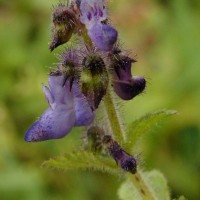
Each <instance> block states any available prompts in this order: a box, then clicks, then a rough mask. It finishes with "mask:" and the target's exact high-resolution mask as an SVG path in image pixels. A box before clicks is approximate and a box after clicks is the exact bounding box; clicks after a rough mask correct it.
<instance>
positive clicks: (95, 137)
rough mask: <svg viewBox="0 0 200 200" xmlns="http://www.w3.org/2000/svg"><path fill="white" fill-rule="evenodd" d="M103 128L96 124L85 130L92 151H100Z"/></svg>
mask: <svg viewBox="0 0 200 200" xmlns="http://www.w3.org/2000/svg"><path fill="white" fill-rule="evenodd" d="M103 135H104V130H103V129H101V128H99V127H98V126H92V127H91V128H89V129H88V131H87V139H88V146H89V148H90V149H91V150H92V151H93V152H100V151H101V150H102V138H103Z"/></svg>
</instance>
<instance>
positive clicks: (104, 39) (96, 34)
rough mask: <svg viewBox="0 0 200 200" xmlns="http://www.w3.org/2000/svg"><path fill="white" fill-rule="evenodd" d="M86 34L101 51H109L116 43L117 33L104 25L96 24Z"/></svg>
mask: <svg viewBox="0 0 200 200" xmlns="http://www.w3.org/2000/svg"><path fill="white" fill-rule="evenodd" d="M88 34H89V36H90V38H91V40H92V42H94V44H95V46H96V47H97V48H98V49H100V50H101V51H111V50H112V48H113V46H114V44H115V43H116V41H117V36H118V33H117V31H116V30H115V29H114V28H113V27H111V26H109V25H106V24H102V23H96V24H95V25H94V26H93V27H92V28H91V29H89V30H88Z"/></svg>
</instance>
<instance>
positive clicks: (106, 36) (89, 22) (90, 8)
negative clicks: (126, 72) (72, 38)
mask: <svg viewBox="0 0 200 200" xmlns="http://www.w3.org/2000/svg"><path fill="white" fill-rule="evenodd" d="M80 10H81V13H82V15H81V17H80V20H81V22H82V23H83V24H85V26H86V28H87V30H88V35H89V36H90V38H91V40H92V42H93V43H94V44H95V46H96V47H97V48H98V49H100V50H102V51H111V50H112V48H113V46H114V44H115V43H116V41H117V37H118V33H117V31H116V30H115V29H114V28H113V27H111V26H109V25H107V24H105V21H106V20H107V17H108V13H107V9H106V6H105V1H104V0H82V1H81V3H80Z"/></svg>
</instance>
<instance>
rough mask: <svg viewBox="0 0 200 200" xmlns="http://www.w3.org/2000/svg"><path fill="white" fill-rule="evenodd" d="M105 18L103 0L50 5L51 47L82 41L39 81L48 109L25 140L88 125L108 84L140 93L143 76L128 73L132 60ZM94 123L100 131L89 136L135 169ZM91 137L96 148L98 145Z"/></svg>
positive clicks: (120, 91) (125, 93)
mask: <svg viewBox="0 0 200 200" xmlns="http://www.w3.org/2000/svg"><path fill="white" fill-rule="evenodd" d="M108 17H109V16H108V11H107V7H106V4H105V0H74V1H69V2H68V3H67V4H59V5H58V6H56V8H54V10H53V14H52V42H51V43H50V46H49V49H50V51H53V50H54V49H55V48H57V47H59V46H60V45H63V44H65V43H67V42H68V41H69V40H70V39H71V37H72V36H73V35H76V37H77V38H79V41H80V42H79V45H75V47H73V48H72V47H71V48H67V49H65V51H64V52H63V53H62V54H61V56H60V61H59V64H58V65H57V68H56V69H55V70H54V71H52V72H50V74H49V80H48V83H49V87H47V86H44V85H43V86H42V88H43V92H44V94H45V97H46V100H47V102H48V104H49V108H48V109H47V110H46V111H45V112H44V113H43V114H42V116H41V117H40V118H39V119H38V120H37V121H36V122H35V123H34V124H33V125H32V126H31V127H30V128H29V129H28V131H27V132H26V135H25V141H27V142H37V141H44V140H49V139H58V138H62V137H64V136H65V135H67V134H68V133H69V132H70V131H71V129H72V128H73V127H74V126H89V125H92V122H93V121H94V119H95V113H96V111H97V109H98V107H99V105H100V103H101V102H102V99H103V97H104V96H105V95H106V93H107V90H108V88H109V87H110V88H111V89H113V91H114V92H115V93H116V94H117V96H118V97H119V98H120V99H122V100H131V99H133V98H134V97H135V96H137V95H138V94H140V93H142V92H143V90H144V89H145V86H146V81H145V79H144V77H142V76H132V73H131V66H132V64H133V63H134V62H136V60H135V59H134V58H131V57H129V55H127V53H126V51H124V50H123V49H122V48H120V47H119V40H118V32H117V30H116V29H115V28H114V27H113V26H112V25H111V24H110V22H109V19H108ZM92 128H93V129H94V130H97V131H96V132H99V133H102V134H101V136H99V137H97V138H96V136H95V135H93V140H94V141H95V142H96V141H99V142H100V143H102V144H103V145H104V146H106V148H107V150H108V153H109V154H110V155H111V156H112V157H113V158H114V159H115V161H116V162H117V164H118V165H120V166H121V168H122V169H124V170H125V171H129V172H131V173H135V172H136V160H135V158H134V157H133V156H131V155H129V154H128V153H126V152H125V151H124V150H123V149H122V147H121V146H120V145H119V144H118V142H117V141H115V140H114V139H112V136H110V135H105V134H104V130H102V129H100V128H98V127H92ZM93 129H89V130H88V133H92V132H93V131H92V130H93ZM98 130H101V131H98ZM89 135H90V134H89ZM88 137H89V136H88ZM95 142H94V143H93V148H94V149H95V148H98V145H97V146H95V145H96V144H95ZM99 147H101V145H99Z"/></svg>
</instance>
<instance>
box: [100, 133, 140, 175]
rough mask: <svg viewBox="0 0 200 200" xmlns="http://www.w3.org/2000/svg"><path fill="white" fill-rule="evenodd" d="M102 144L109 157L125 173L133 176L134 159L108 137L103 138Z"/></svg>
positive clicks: (135, 168)
mask: <svg viewBox="0 0 200 200" xmlns="http://www.w3.org/2000/svg"><path fill="white" fill-rule="evenodd" d="M103 143H104V145H105V146H106V147H107V149H108V152H109V153H110V155H111V156H112V157H113V158H114V159H115V161H116V163H117V164H118V165H120V167H121V168H122V169H123V170H124V171H127V172H130V173H132V174H135V173H136V171H137V162H136V159H135V158H134V157H133V156H131V155H129V154H128V153H126V152H125V151H124V150H123V149H122V147H121V146H120V145H119V144H118V143H117V142H116V141H115V140H114V139H113V138H112V137H111V136H110V135H105V136H104V137H103Z"/></svg>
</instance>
